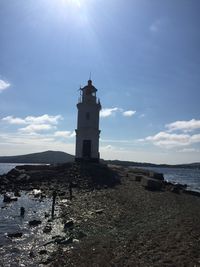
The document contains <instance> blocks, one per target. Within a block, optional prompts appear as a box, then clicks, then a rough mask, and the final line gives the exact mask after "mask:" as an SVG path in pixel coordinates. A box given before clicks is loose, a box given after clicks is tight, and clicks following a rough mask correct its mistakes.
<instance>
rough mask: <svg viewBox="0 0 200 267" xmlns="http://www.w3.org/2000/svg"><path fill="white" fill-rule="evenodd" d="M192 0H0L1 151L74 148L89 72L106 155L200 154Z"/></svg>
mask: <svg viewBox="0 0 200 267" xmlns="http://www.w3.org/2000/svg"><path fill="white" fill-rule="evenodd" d="M199 10H200V2H199V0H168V1H160V0H151V1H150V0H126V1H124V0H107V1H105V0H17V1H14V0H0V33H1V41H0V155H19V154H25V153H31V152H38V151H44V150H48V149H51V150H62V151H65V152H68V153H71V154H74V150H75V137H74V129H75V128H76V118H77V110H76V103H77V99H78V94H79V93H78V89H79V87H80V85H82V86H84V85H85V84H86V83H87V80H88V78H89V74H90V72H92V80H93V84H94V85H95V86H96V88H97V89H98V96H99V98H100V99H101V103H102V107H103V110H102V112H101V119H100V129H101V139H100V152H101V157H103V158H105V159H122V160H132V161H142V162H155V163H186V162H196V161H200V114H199V113H200V108H199V99H200V90H199V84H200V51H199V50H200V31H199V25H200V16H199Z"/></svg>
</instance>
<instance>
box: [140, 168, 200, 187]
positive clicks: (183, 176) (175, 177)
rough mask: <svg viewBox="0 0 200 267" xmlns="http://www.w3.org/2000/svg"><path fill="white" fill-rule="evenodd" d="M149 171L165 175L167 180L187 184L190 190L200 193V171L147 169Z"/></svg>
mask: <svg viewBox="0 0 200 267" xmlns="http://www.w3.org/2000/svg"><path fill="white" fill-rule="evenodd" d="M145 169H147V170H152V171H155V172H160V173H163V175H164V178H165V180H167V181H170V182H173V183H181V184H187V185H188V189H191V190H195V191H199V192H200V170H198V169H183V168H157V167H146V168H145Z"/></svg>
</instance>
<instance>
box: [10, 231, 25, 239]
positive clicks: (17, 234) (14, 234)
mask: <svg viewBox="0 0 200 267" xmlns="http://www.w3.org/2000/svg"><path fill="white" fill-rule="evenodd" d="M7 235H8V237H11V238H13V237H15V238H18V237H22V233H20V232H16V233H9V234H7Z"/></svg>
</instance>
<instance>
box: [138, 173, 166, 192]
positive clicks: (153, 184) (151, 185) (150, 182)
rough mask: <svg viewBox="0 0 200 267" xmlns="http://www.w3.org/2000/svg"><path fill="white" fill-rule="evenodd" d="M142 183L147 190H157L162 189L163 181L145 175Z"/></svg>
mask: <svg viewBox="0 0 200 267" xmlns="http://www.w3.org/2000/svg"><path fill="white" fill-rule="evenodd" d="M142 185H143V186H144V187H145V189H147V190H151V191H157V190H161V189H162V186H163V183H162V181H160V180H156V179H151V178H148V177H145V176H143V178H142Z"/></svg>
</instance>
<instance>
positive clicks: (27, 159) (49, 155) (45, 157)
mask: <svg viewBox="0 0 200 267" xmlns="http://www.w3.org/2000/svg"><path fill="white" fill-rule="evenodd" d="M73 161H74V156H73V155H70V154H68V153H65V152H61V151H50V150H49V151H45V152H40V153H33V154H27V155H21V156H7V157H0V163H44V164H45V163H46V164H48V163H49V164H53V163H65V162H73ZM101 161H102V162H104V163H107V164H114V165H121V166H124V167H128V166H134V167H160V168H161V167H162V168H165V167H170V168H190V169H200V162H197V163H190V164H178V165H168V164H153V163H146V162H133V161H121V160H103V159H102V160H101Z"/></svg>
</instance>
